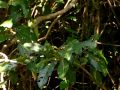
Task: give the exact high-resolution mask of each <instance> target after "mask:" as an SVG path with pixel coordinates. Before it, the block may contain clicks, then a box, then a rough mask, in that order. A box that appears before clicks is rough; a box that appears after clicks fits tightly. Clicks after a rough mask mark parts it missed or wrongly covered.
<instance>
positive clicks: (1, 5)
mask: <svg viewBox="0 0 120 90" xmlns="http://www.w3.org/2000/svg"><path fill="white" fill-rule="evenodd" d="M7 7H8V5H7V3H6V2H4V1H1V0H0V8H7Z"/></svg>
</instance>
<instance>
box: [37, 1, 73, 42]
mask: <svg viewBox="0 0 120 90" xmlns="http://www.w3.org/2000/svg"><path fill="white" fill-rule="evenodd" d="M70 1H71V0H68V1H67V3H66V5H65V6H64V8H66V7H67V6H68V5H69V3H70ZM63 14H64V13H63ZM63 14H61V15H58V16H57V18H55V19H54V21H53V22H52V24H51V25H50V27H49V29H48V31H47V33H46V35H45V36H44V37H42V38H40V39H38V42H40V41H42V40H45V39H47V37H48V35H49V33H50V32H51V29H52V27H53V26H54V25H55V23H56V22H57V21H58V19H59V18H60V17H61V16H62V15H63Z"/></svg>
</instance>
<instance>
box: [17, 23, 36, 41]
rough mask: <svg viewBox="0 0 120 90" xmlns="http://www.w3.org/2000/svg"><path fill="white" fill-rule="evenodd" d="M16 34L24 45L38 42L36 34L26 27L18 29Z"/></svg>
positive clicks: (22, 26)
mask: <svg viewBox="0 0 120 90" xmlns="http://www.w3.org/2000/svg"><path fill="white" fill-rule="evenodd" d="M16 32H17V37H18V39H19V40H20V41H21V42H23V43H24V42H32V41H36V40H37V37H36V35H35V33H34V32H33V31H32V30H31V29H30V28H29V27H27V26H25V25H21V26H19V27H17V30H16Z"/></svg>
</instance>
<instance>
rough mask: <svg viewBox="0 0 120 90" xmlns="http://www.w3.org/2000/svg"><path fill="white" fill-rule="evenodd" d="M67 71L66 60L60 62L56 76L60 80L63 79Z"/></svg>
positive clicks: (67, 64)
mask: <svg viewBox="0 0 120 90" xmlns="http://www.w3.org/2000/svg"><path fill="white" fill-rule="evenodd" d="M68 69H69V63H68V61H66V60H61V62H60V64H59V66H58V76H59V78H61V79H63V80H64V79H65V77H66V73H67V71H68Z"/></svg>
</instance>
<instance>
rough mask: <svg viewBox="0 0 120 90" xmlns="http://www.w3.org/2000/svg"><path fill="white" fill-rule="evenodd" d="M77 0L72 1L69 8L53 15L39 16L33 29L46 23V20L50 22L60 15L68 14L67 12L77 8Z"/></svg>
mask: <svg viewBox="0 0 120 90" xmlns="http://www.w3.org/2000/svg"><path fill="white" fill-rule="evenodd" d="M76 2H77V0H72V1H71V3H70V4H68V6H67V7H66V8H64V9H62V10H60V11H57V12H55V13H52V14H48V15H46V16H39V17H37V18H36V19H35V20H34V24H33V28H35V27H36V26H37V25H38V24H39V23H40V22H42V21H45V20H49V19H52V18H55V17H57V16H59V15H62V14H64V13H66V12H67V11H69V10H70V9H71V8H72V7H74V6H75V4H76Z"/></svg>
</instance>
